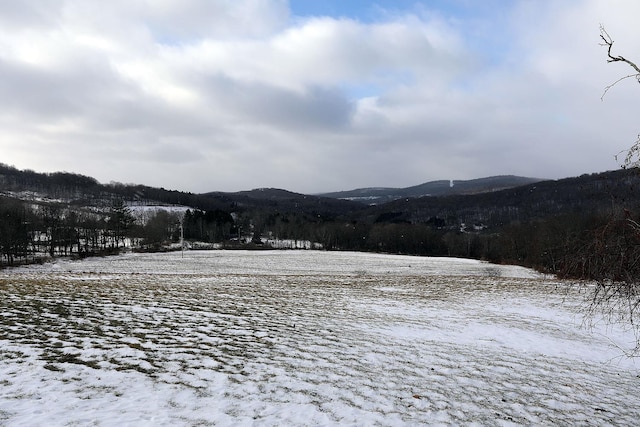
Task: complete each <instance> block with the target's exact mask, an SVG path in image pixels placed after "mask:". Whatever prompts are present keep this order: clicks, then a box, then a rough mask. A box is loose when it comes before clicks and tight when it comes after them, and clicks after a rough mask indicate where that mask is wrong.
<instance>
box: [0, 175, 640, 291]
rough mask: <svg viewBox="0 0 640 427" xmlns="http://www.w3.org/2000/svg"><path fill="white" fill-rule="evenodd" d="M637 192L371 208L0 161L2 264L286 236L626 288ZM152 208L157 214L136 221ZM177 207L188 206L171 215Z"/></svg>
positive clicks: (569, 191)
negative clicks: (101, 177) (179, 187)
mask: <svg viewBox="0 0 640 427" xmlns="http://www.w3.org/2000/svg"><path fill="white" fill-rule="evenodd" d="M639 185H640V175H639V174H638V172H637V170H635V169H630V170H624V169H623V170H618V171H612V172H605V173H599V174H590V175H583V176H581V177H576V178H567V179H563V180H557V181H541V182H536V183H533V184H529V185H523V186H518V187H514V188H510V189H505V190H500V191H492V192H485V193H480V194H471V195H451V196H439V197H416V198H406V199H401V200H395V201H392V202H388V203H383V204H380V205H371V206H368V205H364V204H362V203H357V202H351V201H346V200H339V199H332V198H327V197H318V196H310V195H302V194H297V193H292V192H288V191H285V190H276V189H260V190H253V191H247V192H240V193H208V194H192V193H183V192H178V191H170V190H165V189H157V188H151V187H145V186H140V185H125V184H118V183H114V184H106V185H105V184H100V183H98V182H97V181H96V180H95V179H93V178H90V177H86V176H82V175H77V174H73V173H67V172H61V173H53V174H41V173H35V172H32V171H21V170H17V169H15V168H13V167H11V166H7V165H0V266H3V265H4V266H7V265H15V264H18V263H28V262H41V261H43V260H46V259H49V258H51V257H56V256H72V257H85V256H91V255H104V254H111V253H117V252H119V251H121V250H123V249H127V250H140V251H159V250H169V249H170V248H172V247H173V248H174V249H175V248H176V247H178V248H180V242H181V241H182V242H187V244H188V245H191V244H194V245H195V244H199V245H200V247H225V248H245V249H247V248H251V249H263V248H269V247H270V244H269V242H270V241H274V240H280V241H304V242H311V243H313V244H314V245H315V246H314V247H319V248H323V249H325V250H354V251H371V252H383V253H397V254H407V255H418V256H453V257H466V258H476V259H484V260H488V261H491V262H495V263H510V264H518V265H524V266H528V267H533V268H536V269H538V270H540V271H544V272H548V273H554V274H558V275H561V276H566V277H574V278H592V279H593V278H595V279H603V278H609V279H613V280H624V279H625V275H626V276H629V275H634V274H635V275H636V277H637V274H638V273H639V272H640V271H638V269H639V268H640V250H639V247H640V246H639V244H640V238H639V236H640V234H639V233H638V228H637V227H636V226H637V224H638V223H639V222H640V218H639V217H638V212H639V209H638V208H640V199H639V198H638V197H637V195H636V189H637V188H638V186H639ZM154 205H155V206H158V205H160V207H159V208H154V209H151V210H147V211H145V212H147V214H146V215H145V216H141V215H139V214H136V212H138V211H139V209H140V208H141V207H149V206H154ZM177 205H179V206H181V207H182V208H183V209H182V210H175V209H172V208H171V206H177ZM162 206H167V208H166V209H163V208H162ZM207 245H208V246H207ZM293 246H294V247H298V245H293Z"/></svg>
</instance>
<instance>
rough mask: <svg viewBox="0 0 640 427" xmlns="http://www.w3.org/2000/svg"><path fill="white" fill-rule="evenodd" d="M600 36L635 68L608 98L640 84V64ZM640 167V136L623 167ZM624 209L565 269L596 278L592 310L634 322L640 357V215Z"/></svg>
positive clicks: (612, 56)
mask: <svg viewBox="0 0 640 427" xmlns="http://www.w3.org/2000/svg"><path fill="white" fill-rule="evenodd" d="M600 38H601V39H602V43H601V45H602V46H604V47H606V49H607V62H609V63H612V62H622V63H624V64H627V65H628V66H629V67H631V68H632V69H633V73H631V74H628V75H626V76H624V77H621V78H619V79H618V80H616V81H615V82H613V83H612V84H610V85H608V86H607V87H605V90H604V93H603V94H602V98H601V99H604V96H605V95H606V94H607V92H608V91H609V90H610V89H611V88H613V87H614V86H615V85H617V84H618V83H620V82H621V81H623V80H626V79H629V78H634V79H636V81H637V82H638V83H640V67H638V65H637V64H636V63H635V62H633V61H631V60H629V59H627V58H625V57H624V56H622V55H616V54H614V53H613V43H614V41H613V39H612V38H611V36H610V35H609V33H607V31H606V30H605V28H604V26H602V25H601V26H600ZM623 153H624V152H623ZM617 158H618V156H616V159H617ZM639 166H640V135H638V139H637V140H636V141H635V142H634V144H633V145H632V146H631V148H629V149H628V150H627V151H626V154H625V157H624V161H623V162H622V167H623V168H628V169H630V168H638V167H639ZM620 211H621V212H619V213H617V214H616V213H612V216H611V218H610V220H609V221H608V223H607V224H605V225H604V226H602V227H600V228H599V229H597V230H595V231H594V236H593V237H592V238H591V239H589V241H588V242H587V243H586V244H585V245H584V247H583V248H582V249H578V250H577V253H576V254H575V255H576V256H575V257H573V263H572V265H570V266H568V267H565V270H566V272H568V273H569V274H571V270H574V274H573V275H574V276H583V277H588V278H591V279H595V281H596V284H595V288H594V292H593V294H592V300H591V304H590V306H589V309H588V311H589V313H590V314H592V315H593V314H597V313H600V314H603V315H604V316H605V317H607V318H608V319H609V320H610V321H613V322H618V321H620V322H623V323H624V324H627V325H630V326H631V328H632V329H633V330H634V332H635V333H636V343H635V348H634V349H632V350H631V352H630V353H631V354H633V355H635V356H637V355H638V354H640V218H639V217H638V215H637V213H634V212H632V211H631V210H630V209H627V208H625V207H622V209H620ZM579 271H581V272H582V274H580V273H579Z"/></svg>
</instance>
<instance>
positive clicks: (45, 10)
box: [0, 0, 640, 193]
mask: <svg viewBox="0 0 640 427" xmlns="http://www.w3.org/2000/svg"><path fill="white" fill-rule="evenodd" d="M639 16H640V2H639V1H637V0H482V1H480V0H432V1H428V0H424V1H417V0H379V1H375V0H374V1H361V0H330V1H327V0H317V1H316V0H290V1H287V0H109V1H104V0H21V1H13V0H0V96H1V102H0V162H2V163H5V164H9V165H13V166H15V167H17V168H20V169H32V170H35V171H38V172H53V171H68V172H75V173H81V174H84V175H89V176H93V177H95V178H97V179H98V180H99V181H100V182H103V183H108V182H111V181H116V182H123V183H137V184H146V185H151V186H158V187H164V188H168V189H177V190H184V191H192V192H206V191H238V190H248V189H252V188H260V187H277V188H284V189H287V190H291V191H296V192H301V193H318V192H325V191H327V192H328V191H338V190H348V189H354V188H360V187H375V186H386V187H406V186H411V185H417V184H420V183H423V182H427V181H432V180H437V179H472V178H480V177H486V176H493V175H503V174H514V175H521V176H529V177H539V178H563V177H569V176H577V175H581V174H583V173H592V172H600V171H605V170H612V169H616V168H617V167H619V164H618V163H617V162H616V160H615V155H616V154H618V153H619V152H620V151H622V150H624V149H625V148H627V147H629V146H630V145H631V144H633V142H634V141H635V140H636V137H637V135H638V133H640V120H639V118H640V117H639V113H640V85H639V84H638V83H637V82H636V81H635V80H633V79H627V80H624V81H622V82H620V83H618V84H617V85H616V86H615V87H614V88H613V89H612V90H610V91H609V92H608V93H607V95H606V97H605V98H604V100H601V96H602V94H603V91H604V88H605V87H606V86H607V85H609V84H611V83H613V82H615V81H616V80H617V79H618V78H620V77H623V76H625V75H628V74H631V72H632V70H631V68H629V67H628V66H627V65H626V64H622V63H614V64H607V62H606V49H604V48H603V47H602V46H600V45H599V42H600V40H599V25H600V24H603V25H604V26H605V27H606V29H607V30H608V32H609V34H611V36H612V37H613V39H614V40H615V44H614V53H615V54H620V55H623V56H627V57H628V58H629V59H632V60H635V61H640V25H638V17H639Z"/></svg>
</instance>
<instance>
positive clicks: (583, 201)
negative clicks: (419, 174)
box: [363, 169, 640, 227]
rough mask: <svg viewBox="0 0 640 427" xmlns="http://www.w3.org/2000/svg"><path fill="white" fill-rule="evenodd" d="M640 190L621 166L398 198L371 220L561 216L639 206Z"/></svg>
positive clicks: (374, 210)
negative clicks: (492, 188)
mask: <svg viewBox="0 0 640 427" xmlns="http://www.w3.org/2000/svg"><path fill="white" fill-rule="evenodd" d="M638 188H640V174H638V172H637V171H636V170H622V169H621V170H616V171H610V172H603V173H597V174H586V175H582V176H580V177H575V178H565V179H561V180H547V181H539V182H536V183H533V184H528V185H523V186H519V187H513V188H509V189H504V190H500V191H493V192H484V193H479V194H468V195H461V194H457V195H447V196H440V197H435V196H429V197H420V198H413V199H402V200H394V201H391V202H389V203H385V204H381V205H378V206H372V207H371V208H370V209H368V210H367V211H366V215H367V217H366V218H367V220H369V221H374V222H376V221H377V222H406V223H421V222H428V221H430V220H431V221H434V220H437V221H438V222H439V223H440V224H443V221H444V223H446V224H447V225H448V226H451V227H456V226H458V225H460V224H463V223H464V224H483V225H485V226H489V227H498V226H504V225H508V224H511V223H514V222H518V223H521V222H528V221H532V220H538V219H543V218H548V217H554V216H558V215H568V214H574V213H580V214H582V213H584V214H587V213H592V214H598V213H611V211H612V209H613V210H615V211H618V212H619V211H620V210H621V209H622V208H623V207H624V208H627V209H636V208H638V207H639V206H640V195H639V194H638V193H637V191H636V189H638ZM363 219H365V218H363Z"/></svg>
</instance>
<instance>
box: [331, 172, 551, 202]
mask: <svg viewBox="0 0 640 427" xmlns="http://www.w3.org/2000/svg"><path fill="white" fill-rule="evenodd" d="M540 181H543V180H542V179H539V178H526V177H521V176H514V175H500V176H492V177H488V178H479V179H471V180H466V181H463V180H452V181H447V180H439V181H430V182H426V183H424V184H419V185H414V186H412V187H406V188H388V187H375V188H358V189H355V190H349V191H338V192H332V193H323V194H319V196H322V197H332V198H336V199H343V200H352V201H356V202H360V203H364V204H383V203H387V202H390V201H393V200H398V199H403V198H407V197H409V198H415V197H424V196H448V195H453V194H478V193H488V192H493V191H499V190H505V189H508V188H514V187H519V186H522V185H527V184H533V183H536V182H540Z"/></svg>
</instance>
